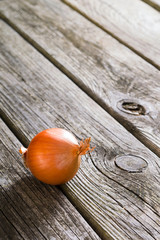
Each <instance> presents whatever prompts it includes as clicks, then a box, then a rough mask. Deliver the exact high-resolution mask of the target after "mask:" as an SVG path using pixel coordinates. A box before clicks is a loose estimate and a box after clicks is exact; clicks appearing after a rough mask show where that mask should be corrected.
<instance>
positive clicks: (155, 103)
mask: <svg viewBox="0 0 160 240" xmlns="http://www.w3.org/2000/svg"><path fill="white" fill-rule="evenodd" d="M0 9H1V10H0V12H1V14H2V15H5V17H6V18H7V19H8V21H10V24H12V26H14V27H15V28H16V29H17V30H18V31H19V32H20V33H21V34H22V35H23V36H24V37H25V38H26V39H27V40H29V41H30V42H31V43H32V44H33V45H34V46H35V47H36V48H38V49H39V50H40V51H41V52H42V53H43V54H44V55H45V56H46V57H47V58H49V59H50V61H52V62H53V63H54V64H56V65H57V66H58V67H59V68H60V69H61V70H62V71H64V72H65V74H67V75H68V76H69V77H71V78H72V80H74V81H75V82H76V84H78V85H79V86H80V87H81V88H82V89H83V90H84V91H86V92H87V93H88V94H89V95H90V96H91V97H92V98H93V99H94V100H95V101H97V102H98V103H99V104H100V105H101V106H102V107H103V108H104V109H105V110H107V111H108V112H109V113H110V114H111V115H112V116H113V117H114V118H116V119H117V120H118V121H119V122H120V123H121V124H123V125H124V126H125V127H126V128H127V129H128V130H129V131H130V132H131V133H132V134H134V135H135V136H136V137H137V138H138V139H140V141H142V142H143V143H144V144H145V145H146V146H147V147H149V148H150V149H151V150H152V151H154V152H155V153H156V154H157V155H158V156H160V124H159V122H160V111H159V110H160V94H159V92H160V72H159V71H158V70H157V69H155V68H154V67H153V66H151V65H150V64H148V63H146V62H145V61H144V60H143V59H141V58H140V57H138V56H137V55H136V54H134V53H133V52H132V51H130V50H129V49H127V48H126V47H124V46H123V45H121V44H120V43H119V42H118V41H116V40H115V39H113V38H112V37H111V36H108V35H107V34H106V33H105V32H103V31H102V30H101V29H99V28H98V27H96V26H95V25H94V24H92V23H90V22H89V21H87V20H86V19H85V18H83V17H82V16H81V15H79V14H77V13H76V12H75V11H73V10H72V9H70V8H69V7H67V6H66V5H65V4H63V3H61V2H60V1H56V0H55V1H47V0H46V1H43V0H39V1H35V0H34V1H33V0H30V1H25V0H21V1H16V0H15V1H4V2H2V3H0ZM62 13H64V14H62ZM123 100H124V101H123ZM125 100H128V102H129V103H131V104H128V105H127V102H125ZM132 103H133V104H132ZM134 103H136V104H137V108H139V105H138V104H140V105H142V106H144V107H145V109H146V114H139V111H137V115H136V114H135V113H136V111H134V109H135V107H134ZM122 106H123V107H124V108H123V107H122ZM126 107H128V109H131V110H130V111H126V109H125V108H126ZM132 109H133V110H132Z"/></svg>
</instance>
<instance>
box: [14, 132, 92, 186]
mask: <svg viewBox="0 0 160 240" xmlns="http://www.w3.org/2000/svg"><path fill="white" fill-rule="evenodd" d="M90 140H91V138H87V139H85V140H84V141H83V140H82V141H80V144H78V141H77V139H76V138H75V137H74V135H73V134H72V133H70V132H68V131H66V130H64V129H61V128H50V129H46V130H44V131H42V132H40V133H38V134H37V135H36V136H35V137H34V138H33V139H32V140H31V142H30V144H29V147H28V149H26V148H24V147H23V146H22V147H21V149H20V150H19V152H20V153H21V154H22V156H23V159H24V164H25V166H26V167H28V168H29V169H30V171H31V172H32V174H33V175H34V176H35V177H36V178H37V179H39V180H40V181H42V182H44V183H47V184H53V185H59V184H63V183H66V182H68V181H69V180H71V179H72V178H73V177H74V176H75V174H76V173H77V171H78V169H79V167H80V162H81V155H84V154H86V153H88V152H90V151H92V150H93V149H94V148H92V149H90Z"/></svg>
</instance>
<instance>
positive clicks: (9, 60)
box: [0, 21, 160, 240]
mask: <svg viewBox="0 0 160 240" xmlns="http://www.w3.org/2000/svg"><path fill="white" fill-rule="evenodd" d="M0 29H1V38H0V43H1V46H3V47H1V55H0V66H1V79H2V81H1V102H2V105H1V116H2V118H3V120H5V121H6V123H7V124H9V126H10V128H11V129H13V131H14V132H15V133H16V134H17V136H18V137H19V139H23V141H24V145H25V146H27V145H28V143H29V141H30V140H31V138H32V137H33V136H34V135H35V134H36V133H38V132H39V131H41V130H43V129H45V128H49V127H63V128H65V129H68V130H69V131H71V132H73V133H74V134H75V136H76V137H77V138H78V139H79V140H80V139H82V138H84V137H87V136H91V138H92V146H96V149H95V151H94V152H93V153H92V154H91V155H88V156H86V157H83V158H82V163H81V167H80V170H79V171H78V173H77V175H76V176H75V178H74V179H73V180H71V181H70V182H68V183H67V184H66V185H62V186H61V189H62V190H63V191H64V193H65V194H66V195H67V196H68V198H69V199H70V200H71V201H72V202H73V204H74V205H75V206H76V208H77V209H78V210H79V211H80V212H81V214H83V216H84V217H85V218H86V219H87V221H88V222H89V223H90V224H91V226H92V227H93V228H94V229H95V230H96V232H98V234H99V236H100V237H101V238H102V239H116V240H122V239H124V240H126V239H134V240H136V239H147V240H152V239H156V238H158V236H159V233H160V218H159V210H160V208H159V197H160V184H159V181H160V180H159V169H160V168H159V165H160V162H159V158H158V157H157V156H156V155H154V154H153V153H152V152H150V151H149V150H148V149H147V148H146V147H144V145H143V144H141V143H140V142H139V141H138V140H137V139H136V138H134V137H133V136H132V135H131V134H130V133H128V131H127V130H125V128H123V127H122V126H121V125H120V124H119V123H118V122H117V121H116V120H114V119H113V118H112V117H111V116H110V115H109V114H107V113H106V112H105V111H104V110H103V109H102V108H101V107H100V106H99V105H98V104H96V103H95V102H94V101H93V100H92V99H91V98H89V97H88V96H87V95H86V94H85V93H84V92H83V91H81V90H80V89H79V88H78V87H77V86H76V85H75V84H74V83H73V82H72V81H71V80H70V79H69V78H68V77H66V76H65V75H64V74H63V73H62V72H60V71H59V70H58V69H56V68H55V67H54V66H53V65H52V64H51V63H50V62H49V61H48V60H47V59H46V58H44V57H43V56H42V55H41V54H40V53H38V52H37V51H36V50H35V49H34V48H33V47H32V46H31V45H30V44H28V43H27V42H26V41H25V40H24V39H22V38H21V37H20V36H19V35H18V34H17V33H16V32H14V31H13V30H12V29H11V28H10V27H9V26H7V25H6V24H5V23H4V22H3V21H1V22H0ZM6 142H7V141H6ZM8 148H9V147H8ZM18 149H19V146H15V147H14V152H15V151H18ZM12 150H13V149H10V151H11V152H12ZM123 155H124V156H127V155H129V156H139V157H141V158H143V159H144V160H145V161H146V162H147V164H148V167H147V168H146V169H144V170H143V171H141V172H139V173H129V172H127V171H124V170H122V169H120V168H118V167H117V166H116V165H115V157H117V156H121V157H122V156H123ZM17 158H18V155H17ZM13 161H14V162H15V161H17V159H15V157H14V158H13ZM19 161H20V160H18V161H17V162H18V163H19ZM3 164H4V163H3ZM6 164H7V166H6V168H8V169H10V171H9V172H10V174H9V175H7V176H6V178H7V182H8V181H11V182H12V183H11V184H13V182H15V184H17V185H18V186H17V185H16V186H15V189H16V192H15V193H14V194H15V195H14V196H13V197H12V194H13V192H14V191H11V192H8V194H9V196H10V198H11V200H12V199H13V202H14V201H15V199H16V198H17V197H18V196H17V192H18V191H21V190H19V188H20V189H21V188H23V191H22V192H23V195H22V196H21V198H22V199H24V198H25V199H26V202H27V204H31V208H33V210H34V211H36V210H35V208H36V206H39V207H38V209H42V207H41V205H40V204H41V203H39V202H38V203H36V204H37V205H34V202H33V203H30V201H29V199H28V198H30V197H31V196H33V195H34V190H33V193H31V192H30V190H29V189H28V187H27V186H26V185H28V184H29V183H30V184H31V185H33V188H34V189H35V186H34V185H36V184H38V181H36V180H34V179H33V178H32V177H31V175H30V173H29V172H26V175H27V177H26V178H25V179H21V178H23V177H22V175H21V173H20V172H21V171H26V170H23V166H22V165H18V166H17V167H16V166H15V171H16V172H17V174H18V176H17V174H15V175H12V172H13V171H14V169H13V168H12V167H11V166H10V165H9V166H8V163H7V161H6ZM29 176H30V177H29ZM28 177H29V178H30V179H29V180H28ZM16 178H18V179H19V181H18V182H17V181H16ZM10 179H11V180H10ZM19 185H20V186H19ZM38 186H39V187H38V190H36V189H35V191H37V192H38V193H39V191H42V193H44V192H45V194H47V193H46V192H47V191H48V189H50V191H56V190H55V189H56V188H54V187H53V188H52V187H50V186H47V185H43V184H40V183H39V185H38ZM25 188H26V190H25V191H24V189H25ZM51 189H52V190H51ZM52 194H53V195H54V192H52ZM53 195H52V196H53ZM15 196H16V197H15ZM19 201H20V200H19ZM37 201H38V199H37ZM51 201H52V198H51V199H49V200H48V198H45V204H46V205H47V206H48V205H50V202H51ZM24 204H25V203H24V202H23V206H24ZM33 205H34V206H33ZM16 206H17V205H16V203H15V207H16ZM32 206H33V207H32ZM34 207H35V208H34ZM45 210H46V209H43V211H45ZM12 211H13V212H12V213H10V214H11V215H12V216H13V218H14V221H15V224H16V221H18V220H17V219H16V216H15V215H16V213H15V212H14V211H15V210H14V209H13V210H12ZM46 211H47V210H46ZM52 211H53V210H52ZM52 211H51V213H52ZM68 212H70V210H68ZM8 214H9V213H8ZM35 214H36V212H35ZM48 214H49V213H48ZM49 216H50V217H51V215H50V214H49ZM61 217H62V216H61ZM24 219H25V221H27V220H26V216H24ZM60 219H61V218H60ZM37 221H38V219H37ZM60 221H63V220H62V219H61V220H60ZM39 224H40V223H39ZM37 225H38V224H36V226H37ZM17 226H19V223H18V222H17ZM20 226H21V225H20ZM46 227H47V226H46ZM32 229H33V232H34V230H35V234H36V233H37V234H40V233H39V232H38V230H37V231H36V229H35V226H33V228H32ZM32 229H30V228H29V229H28V234H31V231H32ZM62 238H63V237H62ZM82 239H83V237H82ZM91 239H92V238H91ZM93 239H95V238H94V237H93Z"/></svg>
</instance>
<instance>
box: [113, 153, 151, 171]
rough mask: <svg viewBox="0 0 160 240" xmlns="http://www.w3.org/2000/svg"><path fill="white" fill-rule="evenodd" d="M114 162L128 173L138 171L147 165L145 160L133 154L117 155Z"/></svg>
mask: <svg viewBox="0 0 160 240" xmlns="http://www.w3.org/2000/svg"><path fill="white" fill-rule="evenodd" d="M115 164H116V166H117V167H119V168H121V169H123V170H125V171H127V172H130V173H140V172H142V171H143V170H144V169H146V168H147V166H148V163H147V162H146V160H144V159H143V158H141V157H139V156H134V155H122V156H117V157H116V158H115Z"/></svg>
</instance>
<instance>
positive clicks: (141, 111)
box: [118, 100, 146, 116]
mask: <svg viewBox="0 0 160 240" xmlns="http://www.w3.org/2000/svg"><path fill="white" fill-rule="evenodd" d="M118 108H119V109H120V110H121V111H123V112H125V113H129V114H132V115H137V116H139V115H145V113H146V110H145V108H144V107H143V106H142V105H141V104H139V103H137V102H135V101H131V100H121V101H119V102H118Z"/></svg>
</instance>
